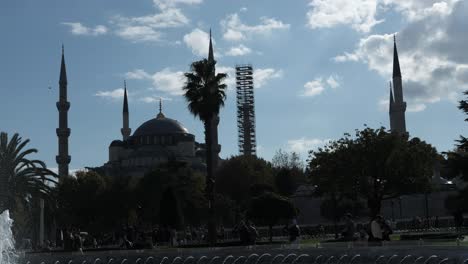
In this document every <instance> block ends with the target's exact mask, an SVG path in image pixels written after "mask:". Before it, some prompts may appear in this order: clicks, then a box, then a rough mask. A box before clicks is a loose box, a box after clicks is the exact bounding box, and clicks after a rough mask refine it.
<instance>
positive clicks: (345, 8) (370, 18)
mask: <svg viewBox="0 0 468 264" xmlns="http://www.w3.org/2000/svg"><path fill="white" fill-rule="evenodd" d="M309 6H311V7H312V9H311V10H309V11H308V12H307V26H308V27H310V28H312V29H315V28H331V27H334V26H337V25H351V27H352V28H353V29H355V30H357V31H360V32H369V31H370V30H371V29H372V27H373V26H375V25H376V24H378V23H380V22H382V20H376V19H375V16H376V13H377V0H356V1H349V0H312V1H311V2H310V3H309Z"/></svg>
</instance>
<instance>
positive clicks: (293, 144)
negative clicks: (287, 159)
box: [287, 137, 330, 157]
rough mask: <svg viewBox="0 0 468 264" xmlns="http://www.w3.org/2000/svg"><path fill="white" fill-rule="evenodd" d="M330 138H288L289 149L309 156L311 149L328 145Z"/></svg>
mask: <svg viewBox="0 0 468 264" xmlns="http://www.w3.org/2000/svg"><path fill="white" fill-rule="evenodd" d="M329 141H330V139H318V138H306V137H302V138H299V139H291V140H288V143H287V144H288V150H289V151H294V152H297V153H299V154H301V155H302V156H304V157H307V156H308V152H309V151H310V150H314V149H317V148H319V147H322V146H324V145H326V144H327V143H328V142H329Z"/></svg>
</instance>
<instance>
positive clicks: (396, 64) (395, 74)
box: [393, 35, 401, 78]
mask: <svg viewBox="0 0 468 264" xmlns="http://www.w3.org/2000/svg"><path fill="white" fill-rule="evenodd" d="M393 77H394V78H395V77H400V78H401V71H400V60H399V59H398V50H397V46H396V35H393Z"/></svg>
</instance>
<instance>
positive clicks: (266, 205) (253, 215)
mask: <svg viewBox="0 0 468 264" xmlns="http://www.w3.org/2000/svg"><path fill="white" fill-rule="evenodd" d="M296 216H297V211H296V208H295V207H294V205H293V204H292V202H291V201H290V200H289V199H287V198H285V197H282V196H280V195H278V194H275V193H273V192H265V193H263V194H261V195H260V196H257V197H255V198H253V199H252V200H251V202H250V206H249V209H248V211H247V217H248V218H250V219H253V220H254V222H256V223H257V224H266V225H268V228H269V233H270V242H271V241H273V232H272V229H273V225H275V224H277V223H278V222H279V221H280V220H288V219H291V218H294V217H296Z"/></svg>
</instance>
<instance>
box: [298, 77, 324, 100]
mask: <svg viewBox="0 0 468 264" xmlns="http://www.w3.org/2000/svg"><path fill="white" fill-rule="evenodd" d="M324 90H325V87H324V85H323V82H322V79H321V78H317V79H314V80H312V81H309V82H306V83H305V84H304V91H303V92H302V94H301V95H302V96H310V97H313V96H316V95H319V94H321V93H322V92H323V91H324Z"/></svg>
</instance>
